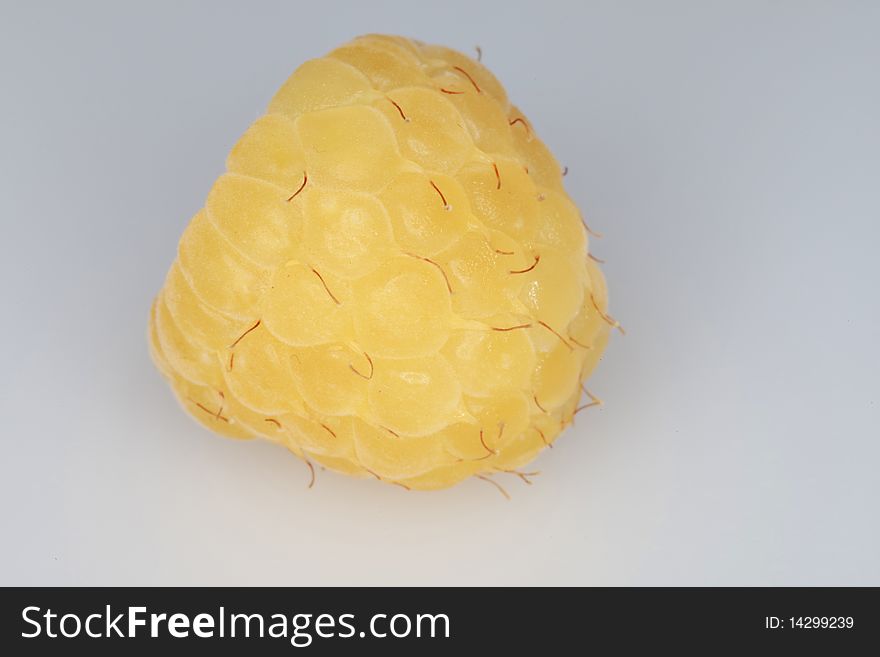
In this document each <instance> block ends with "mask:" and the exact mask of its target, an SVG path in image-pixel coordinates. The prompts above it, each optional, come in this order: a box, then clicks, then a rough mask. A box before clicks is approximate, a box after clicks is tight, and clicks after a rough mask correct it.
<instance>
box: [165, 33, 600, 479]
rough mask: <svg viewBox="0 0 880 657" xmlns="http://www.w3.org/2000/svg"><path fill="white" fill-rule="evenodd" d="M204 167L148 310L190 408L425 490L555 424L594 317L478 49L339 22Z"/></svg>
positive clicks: (589, 348)
mask: <svg viewBox="0 0 880 657" xmlns="http://www.w3.org/2000/svg"><path fill="white" fill-rule="evenodd" d="M227 170H228V171H227V173H225V174H223V175H222V176H220V178H219V179H218V180H217V182H216V183H215V184H214V187H213V188H212V189H211V191H210V193H209V194H208V198H207V201H206V204H205V207H204V208H203V209H202V210H200V211H199V212H198V213H197V214H196V216H195V217H194V218H193V219H192V221H191V222H190V224H189V226H188V227H187V229H186V231H185V232H184V234H183V237H182V238H181V240H180V247H179V251H178V257H177V260H176V261H175V262H174V264H173V265H172V266H171V269H170V271H169V272H168V277H167V279H166V281H165V285H164V287H163V288H162V290H161V292H160V293H159V295H158V297H157V298H156V301H155V303H154V304H153V309H152V313H151V317H150V346H151V351H152V355H153V358H154V360H155V362H156V364H157V366H158V367H159V369H160V370H161V371H162V373H163V374H164V375H165V376H166V377H167V378H168V380H169V381H170V383H171V386H172V388H173V389H174V392H175V393H176V395H177V397H178V398H179V399H180V401H181V403H182V404H183V405H184V407H185V408H186V409H187V410H188V411H189V412H190V413H192V414H193V415H194V416H195V417H196V418H197V419H198V420H199V421H200V422H202V424H204V425H205V426H207V427H208V428H210V429H212V430H214V431H216V432H218V433H221V434H224V435H226V436H231V437H235V438H254V437H256V436H262V437H264V438H267V439H269V440H272V441H275V442H277V443H280V444H282V445H284V446H285V447H287V448H288V449H290V450H291V451H292V452H294V453H295V454H296V455H298V456H300V457H301V458H303V459H305V460H306V462H307V463H309V465H310V466H311V461H312V460H314V461H317V462H319V463H321V464H323V465H324V466H326V467H328V468H331V469H333V470H337V471H340V472H344V473H346V474H351V475H357V476H373V477H376V478H378V479H381V480H382V481H387V482H389V483H395V484H399V485H402V486H405V487H407V488H420V489H429V488H443V487H446V486H450V485H452V484H455V483H457V482H458V481H461V480H462V479H464V478H466V477H469V476H472V475H479V476H484V475H488V474H491V473H495V472H499V471H513V470H515V469H516V468H519V467H521V466H522V465H524V464H526V463H528V462H529V461H531V460H532V459H533V458H534V457H535V455H536V454H537V453H538V452H539V451H540V450H542V449H543V448H544V447H546V446H548V445H550V444H551V443H552V442H553V441H554V440H555V439H556V437H557V435H558V434H559V433H560V431H562V429H564V428H565V427H566V426H567V425H568V424H570V423H571V421H572V419H573V416H574V413H575V412H576V411H577V410H578V407H579V404H580V403H581V402H580V399H581V393H582V387H583V386H582V384H583V381H584V380H585V379H586V377H587V376H589V374H590V372H591V371H592V369H593V368H594V366H595V365H596V363H597V361H598V360H599V357H600V355H601V354H602V351H603V349H604V347H605V343H606V341H607V339H608V334H609V329H610V327H611V326H614V325H616V323H615V322H614V321H613V320H612V319H611V318H610V316H608V315H607V313H606V306H607V293H606V289H605V283H604V279H603V277H602V274H601V273H600V271H599V269H598V267H597V266H596V264H595V262H594V261H592V260H590V259H588V250H587V234H586V232H585V229H584V225H583V223H582V221H581V218H580V214H579V212H578V210H577V208H576V207H575V206H574V204H573V203H572V201H571V199H569V197H568V195H567V194H566V193H565V189H564V188H563V185H562V175H561V172H560V169H559V165H558V164H557V163H556V160H555V159H554V158H553V156H552V155H551V154H550V152H549V151H548V150H547V148H546V147H545V146H544V144H543V143H542V142H541V141H540V140H539V139H538V137H537V136H536V135H535V132H534V129H533V127H532V125H531V123H530V122H529V121H528V119H527V118H526V117H525V116H523V114H522V113H521V112H520V111H519V110H518V109H517V108H516V107H514V106H513V105H511V104H510V103H509V102H508V100H507V96H506V94H505V92H504V89H503V88H502V86H501V84H500V83H499V82H498V81H497V80H496V79H495V78H494V77H493V75H492V74H491V73H490V72H489V71H488V70H487V69H486V68H485V67H484V66H483V65H482V64H480V63H479V62H476V61H474V60H472V59H470V58H468V57H466V56H464V55H462V54H460V53H458V52H455V51H453V50H449V49H447V48H442V47H438V46H427V45H423V44H420V43H417V42H414V41H410V40H407V39H403V38H399V37H389V36H377V35H371V36H365V37H361V38H358V39H355V40H354V41H352V42H351V43H349V44H347V45H345V46H343V47H341V48H338V49H337V50H334V51H333V52H331V53H330V54H329V55H327V56H326V57H323V58H321V59H316V60H313V61H310V62H306V63H305V64H303V65H302V66H301V67H300V68H299V69H297V70H296V71H295V72H294V73H293V75H292V76H291V77H290V79H289V80H288V81H287V82H286V83H285V84H284V86H282V87H281V89H280V90H279V91H278V93H277V94H276V95H275V97H274V98H273V99H272V101H271V103H270V104H269V109H268V112H267V114H266V115H265V116H263V117H261V118H259V119H257V121H256V122H254V124H253V125H252V126H251V127H250V128H249V129H248V130H247V132H246V133H245V134H244V136H242V138H241V139H240V140H239V142H238V143H237V144H236V145H235V147H234V148H233V149H232V152H231V153H230V155H229V158H228V160H227Z"/></svg>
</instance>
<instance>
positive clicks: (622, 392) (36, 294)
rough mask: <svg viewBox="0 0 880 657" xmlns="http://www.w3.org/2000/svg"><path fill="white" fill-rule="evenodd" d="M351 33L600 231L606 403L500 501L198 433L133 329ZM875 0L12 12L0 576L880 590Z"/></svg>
mask: <svg viewBox="0 0 880 657" xmlns="http://www.w3.org/2000/svg"><path fill="white" fill-rule="evenodd" d="M364 32H388V33H400V34H405V35H411V36H415V37H418V38H420V39H422V40H425V41H431V42H440V43H445V44H447V45H451V46H453V47H457V48H459V49H461V50H465V51H467V50H470V49H472V47H473V46H474V45H475V44H479V45H481V46H482V48H483V51H484V61H485V62H486V63H487V64H488V65H489V66H490V67H491V68H492V69H493V70H494V71H495V72H496V73H497V75H498V77H499V78H500V79H501V80H502V82H503V83H504V84H505V85H506V86H507V88H508V91H509V92H510V95H511V97H512V98H513V100H514V101H515V102H516V103H517V104H518V105H520V107H521V108H522V109H523V110H524V111H525V112H526V113H527V114H528V115H529V117H530V118H531V120H532V122H533V123H534V125H535V126H536V127H537V130H538V132H539V134H540V135H541V136H542V137H543V138H544V139H545V140H546V141H547V142H548V143H549V145H550V146H551V148H553V149H554V151H555V152H556V153H557V155H558V156H559V158H560V159H561V161H562V162H563V163H565V164H567V165H568V166H569V168H570V174H569V176H568V178H567V179H566V181H567V186H568V189H569V190H570V191H571V193H572V194H573V196H574V198H575V199H576V200H577V201H578V202H579V204H580V205H581V206H582V208H583V209H584V211H585V213H586V215H587V216H588V217H589V220H590V222H591V223H592V224H594V225H595V226H596V227H597V228H599V229H601V230H603V231H604V232H605V238H604V239H602V240H599V241H597V242H596V243H595V252H596V253H597V254H598V255H599V256H600V257H604V258H606V259H607V261H608V264H607V265H606V267H605V271H606V273H607V276H608V280H609V284H610V289H611V302H612V310H613V312H614V313H615V315H617V316H619V317H620V318H621V320H622V321H623V323H624V325H625V326H626V327H627V329H628V330H629V335H628V336H627V337H625V338H622V339H619V338H618V339H614V340H613V343H612V345H611V347H610V349H609V351H608V353H607V356H606V358H605V360H604V362H603V363H602V365H601V366H600V369H599V371H598V374H597V375H596V377H595V379H594V380H593V382H592V383H591V388H593V389H595V391H596V392H597V393H599V394H600V396H602V397H603V398H604V399H605V400H606V402H607V405H606V406H605V407H604V408H603V409H602V410H601V411H600V412H597V413H592V414H587V415H585V416H579V418H582V419H580V420H579V422H578V426H577V428H576V430H574V431H571V432H569V434H568V435H566V436H565V437H563V438H562V439H561V441H560V442H559V443H558V448H557V449H555V450H552V451H551V452H548V453H547V454H545V455H543V456H542V457H541V458H540V460H539V462H538V463H537V466H538V468H539V469H540V470H542V471H543V474H542V475H541V476H540V477H539V478H538V479H537V480H536V483H535V485H534V486H532V487H525V486H523V485H520V484H519V483H518V482H517V481H516V480H512V481H510V482H508V486H509V488H510V490H511V492H512V493H513V501H512V502H506V501H505V500H504V499H502V498H501V497H500V496H499V495H498V494H497V493H496V491H494V490H493V489H492V488H490V487H489V486H488V485H486V484H485V483H483V482H480V481H473V482H468V483H465V484H464V485H462V486H460V487H458V488H455V489H453V490H450V491H446V492H441V493H436V494H416V493H406V492H405V491H403V490H400V489H397V488H395V487H391V486H382V485H379V484H377V483H374V482H369V481H359V480H353V479H347V478H343V477H340V476H336V475H331V474H329V473H319V475H321V474H323V476H320V477H319V480H318V483H317V486H316V488H315V489H314V490H312V491H307V490H306V489H305V484H306V482H307V474H306V471H305V469H304V468H303V466H302V465H301V464H300V463H299V462H298V461H297V460H295V459H294V458H292V457H290V456H289V455H287V454H286V453H285V452H284V451H282V450H280V449H278V448H274V447H272V446H270V445H268V444H259V443H243V444H238V443H235V442H231V441H226V440H222V439H219V438H216V437H214V436H211V435H210V434H208V433H207V432H206V431H205V430H203V429H201V428H199V427H198V426H197V425H196V424H195V423H194V422H193V421H192V420H190V419H189V418H188V417H187V416H186V415H185V414H184V413H183V412H182V411H181V410H180V409H179V408H178V406H177V404H176V403H175V402H174V401H173V399H172V396H171V393H170V392H169V390H168V387H167V386H166V384H165V382H164V381H163V380H162V379H161V378H160V376H159V374H158V373H157V372H156V371H155V369H154V368H153V366H152V365H151V363H150V361H149V357H148V354H147V348H146V341H145V327H146V320H147V312H148V308H149V303H150V300H151V297H152V295H153V294H154V293H155V292H156V291H157V290H158V289H159V287H160V285H161V283H162V280H163V277H164V274H165V271H166V268H167V266H168V265H169V264H170V262H171V260H172V258H173V255H174V252H175V245H176V242H177V239H178V237H179V235H180V233H181V231H182V230H183V228H184V226H185V224H186V222H187V221H188V219H189V217H190V216H191V215H192V214H193V212H194V211H195V210H196V209H197V208H198V207H200V205H201V204H202V202H203V200H204V197H205V194H206V193H207V191H208V189H209V186H210V184H211V182H212V180H213V179H214V178H215V177H216V176H217V174H219V173H220V171H221V170H222V167H223V162H224V158H225V155H226V152H227V151H228V149H229V147H230V146H231V145H232V143H233V142H234V141H235V140H236V138H237V137H238V136H239V135H240V133H241V132H243V130H244V129H245V128H246V127H247V126H248V124H249V123H250V122H251V121H252V120H253V119H254V118H256V117H257V116H258V115H259V114H260V113H261V111H262V109H263V107H264V106H265V103H266V102H267V101H268V99H269V98H270V96H271V94H272V93H273V92H274V90H275V89H276V88H277V87H278V86H279V85H280V84H281V82H282V81H283V80H284V79H285V78H286V76H287V75H288V74H289V73H290V72H291V71H292V70H293V69H294V68H295V67H296V66H297V65H298V64H300V63H301V62H302V61H304V60H305V59H307V58H310V57H314V56H318V55H320V54H323V53H324V52H326V51H327V50H329V49H331V48H332V47H334V46H335V45H337V44H339V43H341V42H343V41H345V40H347V39H349V38H350V37H352V36H354V35H356V34H359V33H364ZM878 33H880V7H878V5H877V4H876V3H871V2H836V3H832V2H823V3H811V2H763V3H752V2H728V3H717V2H712V3H703V2H679V3H663V6H662V7H661V6H660V3H616V2H614V3H612V2H608V3H600V4H592V3H580V2H577V3H575V2H558V3H554V2H524V3H518V2H513V1H510V0H507V1H505V2H503V3H502V2H494V3H488V2H487V3H475V2H451V1H450V0H444V1H443V2H435V3H415V2H393V3H392V2H364V3H353V2H352V3H346V4H336V3H329V2H308V3H306V2H297V3H293V2H291V3H280V2H279V3H265V2H247V3H245V2H241V3H235V4H220V3H207V2H206V3H176V2H175V3H157V2H150V3H146V2H143V3H140V6H138V5H135V4H134V3H109V2H107V3H102V4H95V3H62V2H56V3H52V4H47V3H11V2H10V3H4V5H3V9H2V19H0V88H2V102H0V119H2V132H3V138H2V143H0V180H2V194H0V217H2V236H3V242H2V243H3V258H2V261H0V280H2V285H3V301H4V304H3V311H2V322H0V345H2V356H0V358H2V380H3V383H2V389H0V416H2V424H0V426H2V439H3V451H2V457H0V458H2V462H0V511H2V527H3V539H2V542H0V584H71V583H77V584H196V583H198V584H366V583H375V584H615V585H616V584H873V585H878V584H880V565H878V557H877V555H878V553H880V529H878V515H880V514H878V501H880V483H878V466H880V430H878V426H880V413H878V405H877V404H878V396H880V395H878V392H880V385H878V368H880V348H878V344H880V312H878V305H880V303H878V292H877V287H878V283H880V266H878V255H877V253H878V243H880V228H878V225H880V187H878V182H880V130H878V117H880V83H878V77H877V72H878V68H877V67H878V63H880V40H878V38H877V35H878Z"/></svg>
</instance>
